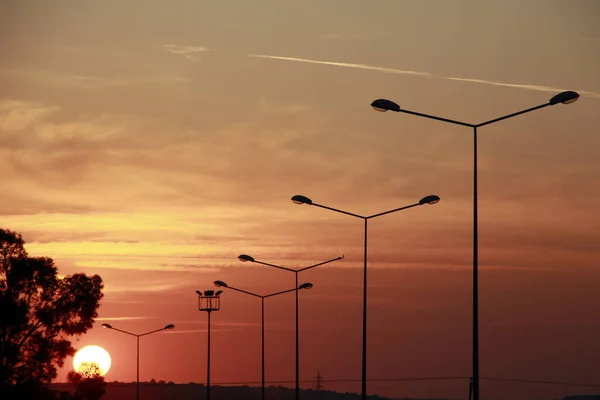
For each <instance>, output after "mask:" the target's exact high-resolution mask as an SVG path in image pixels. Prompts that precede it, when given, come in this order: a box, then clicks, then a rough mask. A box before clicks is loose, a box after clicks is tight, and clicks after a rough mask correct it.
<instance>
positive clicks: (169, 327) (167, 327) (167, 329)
mask: <svg viewBox="0 0 600 400" xmlns="http://www.w3.org/2000/svg"><path fill="white" fill-rule="evenodd" d="M173 328H175V325H173V324H169V325H167V326H165V330H166V331H170V330H171V329H173Z"/></svg>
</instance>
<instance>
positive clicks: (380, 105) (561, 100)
mask: <svg viewBox="0 0 600 400" xmlns="http://www.w3.org/2000/svg"><path fill="white" fill-rule="evenodd" d="M578 98H579V94H578V93H577V92H573V91H566V92H562V93H559V94H557V95H555V96H553V97H552V98H551V99H550V100H548V102H546V103H544V104H540V105H538V106H535V107H531V108H527V109H525V110H521V111H517V112H515V113H512V114H508V115H504V116H502V117H498V118H494V119H491V120H489V121H485V122H481V123H479V124H471V123H467V122H461V121H456V120H453V119H448V118H442V117H438V116H435V115H429V114H423V113H420V112H415V111H410V110H405V109H402V108H400V106H399V105H398V104H396V103H394V102H393V101H390V100H386V99H377V100H375V101H373V102H372V103H371V107H373V108H374V109H375V110H376V111H382V112H385V111H395V112H402V113H405V114H411V115H416V116H418V117H423V118H428V119H434V120H437V121H442V122H447V123H449V124H454V125H461V126H466V127H468V128H472V129H473V376H472V379H473V400H479V289H478V288H479V253H478V252H479V233H478V215H477V211H478V210H477V203H478V201H477V128H480V127H482V126H486V125H490V124H493V123H495V122H499V121H503V120H505V119H509V118H512V117H516V116H518V115H521V114H525V113H528V112H531V111H535V110H539V109H541V108H544V107H548V106H553V105H556V104H570V103H573V102H575V101H577V99H578Z"/></svg>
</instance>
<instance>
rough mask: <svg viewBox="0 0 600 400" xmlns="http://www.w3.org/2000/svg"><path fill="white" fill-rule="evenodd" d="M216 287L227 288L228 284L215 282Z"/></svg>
mask: <svg viewBox="0 0 600 400" xmlns="http://www.w3.org/2000/svg"><path fill="white" fill-rule="evenodd" d="M215 286H216V287H225V288H226V287H227V284H226V283H225V282H223V281H215Z"/></svg>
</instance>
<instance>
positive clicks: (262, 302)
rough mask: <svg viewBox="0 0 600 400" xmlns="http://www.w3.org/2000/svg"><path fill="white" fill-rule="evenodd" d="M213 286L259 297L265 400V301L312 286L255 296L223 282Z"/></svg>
mask: <svg viewBox="0 0 600 400" xmlns="http://www.w3.org/2000/svg"><path fill="white" fill-rule="evenodd" d="M215 285H216V286H217V287H222V288H227V289H231V290H235V291H236V292H240V293H245V294H247V295H250V296H254V297H259V298H260V301H261V310H262V311H261V348H262V350H261V354H262V355H261V359H262V365H261V371H262V372H261V376H262V378H261V382H262V384H261V396H260V398H261V399H262V400H264V399H265V299H266V298H268V297H273V296H278V295H280V294H284V293H289V292H296V294H298V291H299V290H302V289H311V288H312V287H313V284H312V283H310V282H306V283H303V284H302V285H300V286H296V287H295V288H293V289H288V290H284V291H281V292H276V293H271V294H267V295H260V294H256V293H252V292H249V291H247V290H242V289H238V288H236V287H233V286H229V285H227V284H226V283H225V282H223V281H215Z"/></svg>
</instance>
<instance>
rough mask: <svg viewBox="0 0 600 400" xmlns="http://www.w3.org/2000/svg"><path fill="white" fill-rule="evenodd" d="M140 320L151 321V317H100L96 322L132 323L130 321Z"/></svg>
mask: <svg viewBox="0 0 600 400" xmlns="http://www.w3.org/2000/svg"><path fill="white" fill-rule="evenodd" d="M138 319H150V317H140V316H136V317H99V318H96V321H130V320H138Z"/></svg>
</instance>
